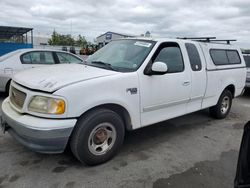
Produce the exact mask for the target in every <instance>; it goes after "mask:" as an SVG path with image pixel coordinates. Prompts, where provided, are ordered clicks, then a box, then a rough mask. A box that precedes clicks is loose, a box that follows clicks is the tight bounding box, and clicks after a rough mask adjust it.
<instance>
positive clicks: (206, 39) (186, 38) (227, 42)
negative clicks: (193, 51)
mask: <svg viewBox="0 0 250 188" xmlns="http://www.w3.org/2000/svg"><path fill="white" fill-rule="evenodd" d="M177 39H183V40H193V41H198V42H219V43H220V44H221V42H226V44H231V42H234V41H237V40H236V39H216V37H177Z"/></svg>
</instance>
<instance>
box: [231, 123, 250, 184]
mask: <svg viewBox="0 0 250 188" xmlns="http://www.w3.org/2000/svg"><path fill="white" fill-rule="evenodd" d="M234 187H235V188H243V187H245V188H246V187H250V121H249V122H248V123H247V124H246V125H245V127H244V133H243V137H242V141H241V146H240V153H239V158H238V165H237V171H236V177H235V181H234Z"/></svg>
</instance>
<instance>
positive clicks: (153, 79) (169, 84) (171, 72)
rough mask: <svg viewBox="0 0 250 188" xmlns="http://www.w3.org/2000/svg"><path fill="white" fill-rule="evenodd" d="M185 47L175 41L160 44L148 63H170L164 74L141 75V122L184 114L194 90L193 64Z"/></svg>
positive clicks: (148, 123) (161, 119) (144, 124)
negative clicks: (192, 82) (189, 61)
mask: <svg viewBox="0 0 250 188" xmlns="http://www.w3.org/2000/svg"><path fill="white" fill-rule="evenodd" d="M183 50H185V46H184V45H183V44H178V43H176V42H165V43H162V44H160V45H159V47H158V49H157V50H156V52H155V54H154V55H153V56H152V59H151V61H150V63H149V65H150V64H153V63H155V62H163V63H165V64H166V65H167V66H168V71H167V73H166V74H164V75H145V74H142V75H140V76H139V79H140V95H141V124H142V126H146V125H150V124H153V123H156V122H160V121H163V120H166V119H170V118H173V117H177V116H179V115H183V114H185V113H186V110H187V103H188V102H189V99H190V92H191V73H190V66H186V63H185V62H186V61H187V57H186V55H185V56H184V55H183V53H182V52H183Z"/></svg>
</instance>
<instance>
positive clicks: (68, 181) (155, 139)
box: [0, 91, 250, 188]
mask: <svg viewBox="0 0 250 188" xmlns="http://www.w3.org/2000/svg"><path fill="white" fill-rule="evenodd" d="M3 98H4V97H3V96H2V97H0V103H1V102H2V100H3ZM248 120H250V92H249V91H248V92H246V93H245V94H244V95H243V96H242V97H240V98H236V99H235V100H234V102H233V106H232V109H231V112H230V114H229V115H228V117H227V118H226V119H223V120H215V119H213V118H211V117H210V116H209V113H208V110H202V111H199V112H195V113H192V114H188V115H185V116H182V117H179V118H175V119H172V120H168V121H165V122H162V123H158V124H155V125H151V126H149V127H146V128H142V129H139V130H136V131H132V132H128V133H127V134H126V138H125V142H124V145H123V147H122V148H121V151H120V153H119V154H118V155H117V156H116V157H115V158H114V159H112V160H111V161H109V162H107V163H105V164H102V165H99V166H95V167H89V166H86V165H83V164H81V163H79V162H78V161H77V160H76V159H75V158H74V157H73V155H72V154H71V152H69V151H67V152H65V153H63V154H56V155H45V154H39V153H35V152H32V151H29V150H28V149H26V148H24V147H23V146H22V145H20V144H19V143H18V142H16V141H15V140H14V139H13V138H12V137H11V136H10V135H9V134H8V133H6V134H3V133H2V132H1V133H0V187H11V188H12V187H23V188H24V187H25V188H29V187H30V188H33V187H36V188H40V187H41V188H44V187H51V188H52V187H53V188H56V187H65V188H72V187H84V188H85V187H86V188H88V187H91V188H92V187H93V188H95V187H98V188H99V187H100V188H105V187H107V188H112V187H131V188H137V187H138V188H140V187H150V188H151V187H154V188H165V187H181V188H188V187H192V188H201V187H209V188H211V187H212V188H213V187H216V188H217V187H218V188H224V187H225V188H229V187H233V180H234V177H235V171H236V165H237V158H238V151H239V147H240V142H241V137H242V133H243V126H244V124H245V123H246V122H247V121H248Z"/></svg>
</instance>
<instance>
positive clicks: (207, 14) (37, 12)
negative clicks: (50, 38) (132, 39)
mask: <svg viewBox="0 0 250 188" xmlns="http://www.w3.org/2000/svg"><path fill="white" fill-rule="evenodd" d="M0 7H1V11H0V25H4V26H22V27H32V28H34V33H35V35H51V33H52V32H53V30H54V29H55V30H56V31H57V32H59V33H62V34H72V35H73V36H77V35H78V34H81V35H84V36H85V37H86V38H87V39H88V40H90V41H93V40H94V38H96V37H97V36H99V35H100V34H103V33H105V32H107V31H113V32H118V33H125V34H132V35H140V34H142V33H145V32H146V31H150V33H151V35H152V36H153V37H199V36H215V37H217V38H220V39H228V38H229V39H237V40H238V41H237V44H238V45H240V46H241V47H242V48H250V0H206V1H202V0H123V1H121V0H98V1H95V0H15V1H10V0H0Z"/></svg>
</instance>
